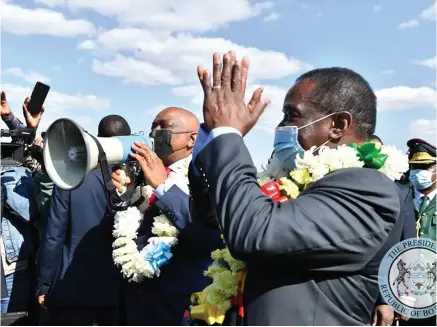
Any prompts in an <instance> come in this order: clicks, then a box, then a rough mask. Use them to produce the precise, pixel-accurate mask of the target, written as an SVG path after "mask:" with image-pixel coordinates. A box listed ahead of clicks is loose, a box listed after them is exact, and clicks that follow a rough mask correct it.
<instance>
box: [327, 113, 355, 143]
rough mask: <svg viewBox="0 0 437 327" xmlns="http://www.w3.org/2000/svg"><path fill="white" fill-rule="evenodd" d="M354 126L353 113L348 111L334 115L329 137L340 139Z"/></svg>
mask: <svg viewBox="0 0 437 327" xmlns="http://www.w3.org/2000/svg"><path fill="white" fill-rule="evenodd" d="M351 126H352V115H351V114H350V113H348V112H347V111H344V112H339V113H338V114H335V115H333V116H332V125H331V131H330V132H329V137H330V138H331V139H332V140H338V139H340V138H342V137H343V136H344V135H345V134H346V133H347V131H348V130H349V128H350V127H351Z"/></svg>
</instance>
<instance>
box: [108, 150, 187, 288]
mask: <svg viewBox="0 0 437 327" xmlns="http://www.w3.org/2000/svg"><path fill="white" fill-rule="evenodd" d="M190 162H191V157H188V158H186V159H184V162H183V165H182V166H181V168H179V169H175V170H172V171H171V172H170V174H169V176H168V178H167V179H166V181H165V184H164V185H165V186H168V187H166V188H169V186H171V185H173V184H177V185H187V189H188V167H189V164H190ZM153 191H154V189H153V188H152V187H151V186H149V185H147V186H143V187H142V188H141V190H140V192H141V194H142V195H143V196H144V198H145V201H144V202H143V203H145V206H144V205H143V206H142V207H140V208H137V207H129V208H128V209H127V210H125V211H119V212H117V213H116V215H115V217H114V230H113V232H112V235H113V236H114V237H115V241H114V243H113V244H112V247H113V251H112V258H113V260H114V264H115V265H116V266H118V267H121V273H122V275H123V277H124V278H126V279H128V280H129V281H133V282H136V283H139V282H141V281H142V280H143V279H144V278H154V277H155V276H156V277H159V275H160V272H161V271H160V268H161V267H162V266H163V265H165V264H166V263H168V261H169V260H170V259H171V257H172V256H173V255H172V253H171V248H172V247H173V246H174V245H176V244H177V241H178V238H177V237H178V234H179V230H178V229H177V228H176V227H175V226H174V225H173V223H172V222H171V221H170V220H169V219H168V218H167V217H166V216H165V215H164V214H162V213H161V214H160V215H158V216H156V217H154V218H153V219H154V222H153V226H152V234H153V235H154V237H150V238H149V239H148V241H147V243H148V244H147V245H146V246H145V247H144V248H143V249H142V250H141V251H138V249H137V244H136V243H135V239H136V238H137V235H138V233H137V230H138V228H139V227H140V224H141V221H142V220H143V217H144V214H143V213H144V212H145V211H146V210H147V209H149V208H150V207H151V206H152V205H153V204H154V195H153V194H154V193H153Z"/></svg>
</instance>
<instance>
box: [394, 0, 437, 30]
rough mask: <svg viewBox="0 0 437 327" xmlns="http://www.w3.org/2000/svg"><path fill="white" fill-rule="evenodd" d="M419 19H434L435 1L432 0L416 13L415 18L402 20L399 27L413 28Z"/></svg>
mask: <svg viewBox="0 0 437 327" xmlns="http://www.w3.org/2000/svg"><path fill="white" fill-rule="evenodd" d="M419 19H420V20H436V1H435V0H434V1H433V3H432V4H431V5H430V6H429V7H427V8H425V9H424V10H422V12H421V13H420V14H419V15H418V17H417V18H416V19H411V20H409V21H406V22H403V23H401V24H399V26H398V28H399V29H406V28H413V27H416V26H418V25H419V23H420V22H419Z"/></svg>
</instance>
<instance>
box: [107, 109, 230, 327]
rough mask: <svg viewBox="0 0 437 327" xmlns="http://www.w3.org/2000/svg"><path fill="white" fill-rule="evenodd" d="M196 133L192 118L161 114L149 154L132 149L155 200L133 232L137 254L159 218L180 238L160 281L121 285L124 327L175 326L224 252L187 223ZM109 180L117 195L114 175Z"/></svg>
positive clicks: (183, 113)
mask: <svg viewBox="0 0 437 327" xmlns="http://www.w3.org/2000/svg"><path fill="white" fill-rule="evenodd" d="M198 128H199V121H198V119H197V117H196V116H195V115H194V114H193V113H192V112H190V111H188V110H186V109H183V108H178V107H170V108H166V109H164V110H162V111H161V112H160V113H159V114H158V115H157V116H156V118H155V120H154V121H153V124H152V128H151V134H150V136H151V138H152V139H153V140H154V142H153V144H154V147H153V151H152V150H151V149H149V148H148V147H147V146H146V145H144V144H141V145H138V144H137V145H135V146H134V147H133V148H132V149H133V150H134V151H137V152H138V154H137V155H134V158H135V159H137V160H138V161H139V163H140V164H141V168H142V171H143V174H144V178H145V180H146V181H147V183H148V185H149V186H151V187H152V188H153V189H154V191H153V192H154V194H155V195H156V197H157V201H156V202H155V203H154V204H153V205H151V206H150V210H146V212H145V214H144V218H143V220H142V222H141V225H140V226H139V228H138V237H137V239H136V243H137V248H138V250H139V251H141V250H142V249H143V248H144V247H145V246H146V245H147V243H148V242H147V240H148V239H149V238H150V237H151V236H153V235H152V223H153V218H154V217H156V216H158V215H160V214H162V213H163V214H165V215H166V217H167V218H168V219H169V220H171V221H172V222H173V224H174V226H175V227H176V228H177V230H178V231H179V235H178V242H177V244H176V245H175V247H174V248H172V250H171V251H172V254H173V256H172V258H171V259H170V260H169V262H168V263H167V264H165V265H164V266H162V267H161V268H160V270H161V274H160V275H159V277H158V276H155V277H154V278H145V279H144V280H143V281H142V282H140V283H136V282H128V281H127V280H123V283H122V286H123V287H122V290H123V294H122V300H121V303H122V304H123V306H124V310H125V312H126V319H125V321H124V323H125V324H126V325H128V326H154V325H157V326H175V325H180V323H181V320H182V315H183V313H184V310H185V309H186V308H187V307H188V306H189V304H190V296H191V294H192V293H193V292H194V291H197V290H198V289H203V288H204V287H206V286H207V285H208V283H209V282H210V280H209V278H208V277H205V276H204V275H203V272H204V271H205V270H206V269H207V268H208V266H209V265H210V264H211V263H212V259H211V257H210V254H211V251H213V250H215V249H217V248H220V247H223V242H222V240H221V238H220V231H219V230H218V229H216V230H211V229H208V228H203V226H198V225H197V224H193V223H192V220H191V215H190V210H189V203H190V202H189V201H190V196H189V188H188V178H187V176H186V173H187V172H188V166H189V164H190V162H191V153H192V151H193V147H194V144H195V141H196V138H197V131H198ZM166 171H167V172H166ZM167 174H168V175H167ZM112 178H113V183H114V185H115V186H116V187H117V189H118V190H121V189H122V185H121V180H120V175H119V171H116V172H115V173H114V174H113V175H112ZM127 183H129V181H127Z"/></svg>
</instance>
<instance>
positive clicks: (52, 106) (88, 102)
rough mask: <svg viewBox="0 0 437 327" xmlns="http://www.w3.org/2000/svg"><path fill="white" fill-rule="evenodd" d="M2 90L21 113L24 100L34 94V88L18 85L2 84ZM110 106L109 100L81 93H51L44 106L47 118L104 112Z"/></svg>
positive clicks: (14, 107) (14, 108)
mask: <svg viewBox="0 0 437 327" xmlns="http://www.w3.org/2000/svg"><path fill="white" fill-rule="evenodd" d="M2 90H3V91H4V92H5V93H6V98H7V99H8V102H9V104H10V105H11V108H12V109H13V110H14V111H21V104H22V103H23V101H24V99H25V98H26V97H27V96H30V95H31V94H32V88H29V87H24V86H21V85H16V84H2ZM109 106H110V103H109V100H108V99H105V98H100V97H98V96H95V95H82V94H80V93H78V94H73V95H72V94H65V93H59V92H56V91H50V92H49V94H48V96H47V99H46V102H45V104H44V107H45V108H46V115H47V116H48V115H52V113H65V112H68V111H80V110H87V111H88V110H92V111H102V110H104V109H107V108H109ZM47 113H49V114H47Z"/></svg>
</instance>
